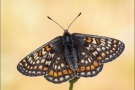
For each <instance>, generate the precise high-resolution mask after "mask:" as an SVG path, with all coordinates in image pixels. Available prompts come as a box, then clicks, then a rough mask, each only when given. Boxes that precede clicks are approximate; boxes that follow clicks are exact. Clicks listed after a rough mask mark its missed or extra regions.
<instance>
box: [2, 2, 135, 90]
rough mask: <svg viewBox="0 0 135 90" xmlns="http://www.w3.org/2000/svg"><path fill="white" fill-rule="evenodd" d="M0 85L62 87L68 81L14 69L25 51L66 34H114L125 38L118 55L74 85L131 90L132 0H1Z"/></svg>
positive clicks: (16, 89)
mask: <svg viewBox="0 0 135 90" xmlns="http://www.w3.org/2000/svg"><path fill="white" fill-rule="evenodd" d="M1 7H2V9H1V12H2V14H1V16H2V18H1V23H2V25H1V26H2V27H1V29H2V30H1V35H2V36H1V47H2V48H1V90H68V88H69V83H68V82H65V83H62V84H53V83H50V82H48V81H47V80H45V79H44V77H42V76H41V77H27V76H24V75H22V74H21V73H19V72H18V71H17V69H16V66H17V64H18V62H19V61H20V60H21V59H22V58H24V57H25V56H26V55H27V54H29V53H30V52H32V51H33V50H35V49H36V48H38V47H39V46H41V45H43V44H44V43H46V42H48V41H50V40H51V39H53V38H54V37H56V36H59V35H62V34H63V30H62V29H61V28H60V27H59V26H58V25H56V24H55V23H54V22H52V21H50V20H49V19H47V16H50V17H51V18H53V19H54V20H55V21H57V22H58V23H59V24H60V25H61V26H63V27H64V28H65V29H66V28H67V27H68V25H69V24H70V23H71V21H72V20H73V19H74V18H75V17H76V16H77V15H78V14H79V13H80V12H82V15H81V16H80V17H79V18H78V19H77V20H76V21H75V22H74V23H73V25H72V26H71V27H70V29H69V32H70V33H75V32H78V33H85V34H93V35H100V36H108V37H113V38H117V39H119V40H121V41H123V42H124V43H125V46H126V47H125V50H124V52H123V53H122V55H121V56H120V57H118V58H117V59H116V60H114V61H113V62H110V63H106V64H105V65H104V68H103V70H102V71H101V72H100V73H99V74H98V75H97V76H95V77H92V78H81V79H79V81H78V82H77V83H75V85H74V90H134V0H2V1H1Z"/></svg>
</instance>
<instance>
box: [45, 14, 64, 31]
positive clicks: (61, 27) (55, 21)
mask: <svg viewBox="0 0 135 90" xmlns="http://www.w3.org/2000/svg"><path fill="white" fill-rule="evenodd" d="M47 18H48V19H50V20H52V21H53V22H55V23H56V24H57V25H59V26H60V27H61V28H62V29H63V30H64V31H65V29H64V28H63V27H62V26H61V25H60V24H58V23H57V22H56V21H54V20H53V19H52V18H50V17H49V16H47Z"/></svg>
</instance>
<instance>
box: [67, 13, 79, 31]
mask: <svg viewBox="0 0 135 90" xmlns="http://www.w3.org/2000/svg"><path fill="white" fill-rule="evenodd" d="M80 15H81V12H80V13H79V14H78V15H77V17H76V18H75V19H74V20H73V21H72V22H71V24H70V25H69V26H68V29H69V27H70V26H71V25H72V23H73V22H74V21H75V20H76V19H77V18H78V17H79V16H80ZM68 29H67V30H68Z"/></svg>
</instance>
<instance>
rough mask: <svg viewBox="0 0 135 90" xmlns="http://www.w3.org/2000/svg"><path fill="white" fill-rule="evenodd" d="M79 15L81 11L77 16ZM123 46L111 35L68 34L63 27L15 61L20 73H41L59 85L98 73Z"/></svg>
mask: <svg viewBox="0 0 135 90" xmlns="http://www.w3.org/2000/svg"><path fill="white" fill-rule="evenodd" d="M80 15H81V13H79V15H78V16H80ZM78 16H77V17H78ZM77 17H76V18H77ZM48 18H49V19H50V20H52V21H54V20H53V19H51V18H50V17H48ZM76 18H75V19H76ZM75 19H74V20H75ZM74 20H73V22H74ZM54 22H55V21H54ZM73 22H72V23H73ZM55 23H57V22H55ZM72 23H71V24H72ZM57 24H58V23H57ZM71 24H70V25H71ZM58 25H59V24H58ZM59 26H60V25H59ZM60 27H61V26H60ZM61 28H62V27H61ZM62 29H63V28H62ZM63 30H64V29H63ZM124 47H125V45H124V43H123V42H122V41H120V40H117V39H114V38H110V37H104V36H97V35H90V34H81V33H73V34H70V33H69V32H68V29H66V30H64V34H63V36H58V37H56V38H54V39H52V40H51V41H49V42H48V43H46V44H44V45H42V46H41V47H39V48H37V49H36V50H34V51H33V52H31V53H30V54H28V55H27V56H26V57H24V58H23V59H22V60H21V61H20V62H19V63H18V65H17V69H18V71H19V72H20V73H22V74H23V75H26V76H31V77H35V76H44V77H45V79H46V80H48V81H50V82H52V83H55V84H59V83H62V82H66V81H68V80H70V79H72V78H74V77H93V76H96V75H97V74H98V73H99V72H101V70H102V68H103V65H104V63H107V62H110V61H112V60H114V59H116V58H117V57H118V56H119V55H120V54H121V53H122V52H123V50H124Z"/></svg>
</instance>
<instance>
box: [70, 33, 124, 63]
mask: <svg viewBox="0 0 135 90" xmlns="http://www.w3.org/2000/svg"><path fill="white" fill-rule="evenodd" d="M72 36H73V38H74V39H75V40H76V41H78V42H79V43H80V44H81V45H82V47H85V48H86V49H87V52H88V55H90V56H91V57H92V58H93V59H95V60H96V61H97V62H99V63H106V62H110V61H112V60H114V59H115V58H117V57H118V56H119V55H120V54H121V53H122V51H123V50H124V47H125V46H124V43H123V42H121V41H119V40H117V39H113V38H109V37H103V36H97V35H88V34H79V33H74V34H73V35H72Z"/></svg>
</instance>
